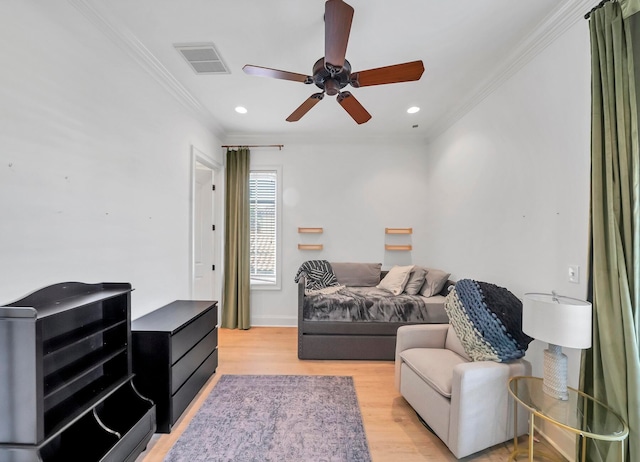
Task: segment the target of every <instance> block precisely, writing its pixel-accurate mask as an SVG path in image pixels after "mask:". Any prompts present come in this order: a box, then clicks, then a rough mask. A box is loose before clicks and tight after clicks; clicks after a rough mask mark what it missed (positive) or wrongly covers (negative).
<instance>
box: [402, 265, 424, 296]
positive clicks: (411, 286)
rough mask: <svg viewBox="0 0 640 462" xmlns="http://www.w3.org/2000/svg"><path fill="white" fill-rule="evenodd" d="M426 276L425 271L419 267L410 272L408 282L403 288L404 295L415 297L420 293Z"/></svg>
mask: <svg viewBox="0 0 640 462" xmlns="http://www.w3.org/2000/svg"><path fill="white" fill-rule="evenodd" d="M426 275H427V270H425V269H424V268H421V267H420V266H416V267H415V268H413V271H411V274H410V275H409V280H408V281H407V285H406V286H404V293H405V294H407V295H416V294H417V293H418V292H420V288H421V287H422V285H423V284H424V278H425V276H426Z"/></svg>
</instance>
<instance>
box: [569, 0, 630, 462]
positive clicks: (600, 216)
mask: <svg viewBox="0 0 640 462" xmlns="http://www.w3.org/2000/svg"><path fill="white" fill-rule="evenodd" d="M639 2H640V0H631V1H625V0H621V1H620V2H610V3H605V4H604V5H603V6H602V7H601V8H598V9H596V10H595V11H593V12H592V14H591V16H590V20H589V29H590V34H591V63H592V67H591V72H592V75H591V84H592V102H591V105H592V110H591V117H592V119H591V228H590V238H591V252H590V254H591V255H590V288H589V289H590V300H591V302H592V304H593V346H592V348H591V349H588V350H585V352H584V353H583V358H582V360H583V361H582V370H581V387H582V388H583V389H584V390H585V391H586V392H587V393H589V394H590V395H592V396H594V397H595V398H597V399H599V400H601V401H604V402H605V403H607V404H608V405H609V406H610V407H611V408H613V409H614V411H616V412H617V413H618V414H619V415H620V416H621V417H622V418H623V419H624V420H625V421H626V422H627V424H628V426H629V438H628V439H627V444H626V460H627V461H629V462H631V461H633V462H636V461H640V335H639V334H640V306H639V300H640V299H639V297H640V236H639V234H638V233H640V212H639V207H640V201H639V196H640V175H639V166H638V162H639V159H638V157H639V155H638V151H639V148H638V96H639V95H638V93H639V89H638V87H639V86H638V77H639V76H638V75H637V72H638V71H637V69H638V65H637V63H636V64H635V69H634V54H635V60H636V61H638V60H640V57H639V56H638V47H639V44H638V36H637V34H638V32H639V31H638V27H639V26H640V22H639V21H638V14H635V16H632V14H633V12H636V11H638V8H637V7H638V3H639ZM627 12H629V15H627V14H626V13H627ZM634 46H635V48H636V49H635V51H634ZM618 451H619V443H616V444H611V443H607V442H600V443H596V442H593V441H592V440H589V443H588V446H587V460H589V461H607V462H609V461H614V460H615V461H618V460H620V455H619V453H618Z"/></svg>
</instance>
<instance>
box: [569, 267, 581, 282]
mask: <svg viewBox="0 0 640 462" xmlns="http://www.w3.org/2000/svg"><path fill="white" fill-rule="evenodd" d="M569 282H573V283H574V284H579V283H580V267H579V266H578V265H569Z"/></svg>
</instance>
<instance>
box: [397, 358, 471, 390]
mask: <svg viewBox="0 0 640 462" xmlns="http://www.w3.org/2000/svg"><path fill="white" fill-rule="evenodd" d="M400 357H401V358H402V361H403V362H404V363H405V364H406V365H407V366H408V367H410V368H411V370H412V371H414V372H415V373H416V374H417V375H419V376H420V377H421V378H422V380H424V381H425V383H427V384H428V385H429V386H430V387H431V388H433V389H434V390H436V391H437V392H438V393H440V394H441V395H442V396H444V397H445V398H451V386H452V382H453V368H454V367H456V366H457V365H458V364H463V363H467V362H469V361H467V360H465V359H464V358H463V357H461V356H460V355H458V354H456V353H454V352H453V351H451V350H447V349H443V348H410V349H408V350H404V351H403V352H401V353H400Z"/></svg>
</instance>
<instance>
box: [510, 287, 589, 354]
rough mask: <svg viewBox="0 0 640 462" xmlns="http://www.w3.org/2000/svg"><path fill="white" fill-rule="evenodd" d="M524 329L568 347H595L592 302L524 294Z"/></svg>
mask: <svg viewBox="0 0 640 462" xmlns="http://www.w3.org/2000/svg"><path fill="white" fill-rule="evenodd" d="M522 331H523V332H524V333H525V334H527V335H529V336H530V337H533V338H535V339H537V340H541V341H543V342H547V343H551V344H553V345H559V346H563V347H567V348H580V349H582V348H589V347H590V346H591V303H589V302H586V301H584V300H578V299H577V298H570V297H563V296H561V295H555V294H538V293H528V294H524V301H523V304H522Z"/></svg>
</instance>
